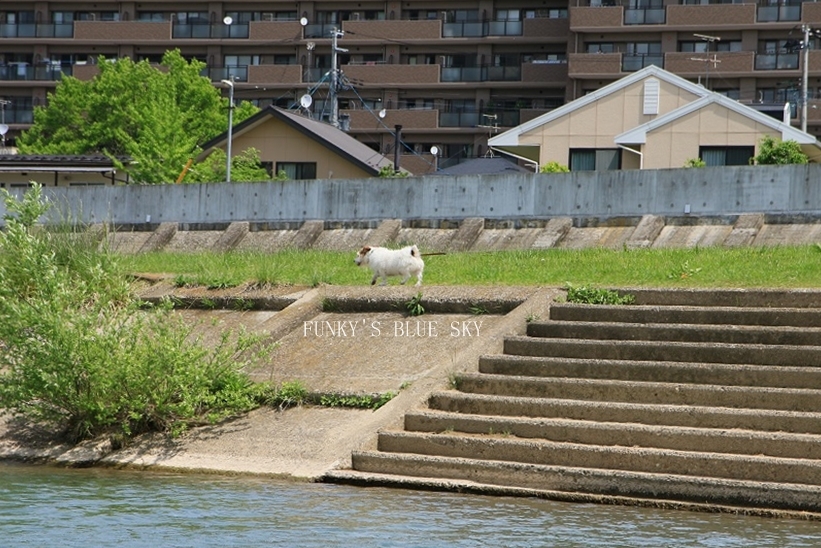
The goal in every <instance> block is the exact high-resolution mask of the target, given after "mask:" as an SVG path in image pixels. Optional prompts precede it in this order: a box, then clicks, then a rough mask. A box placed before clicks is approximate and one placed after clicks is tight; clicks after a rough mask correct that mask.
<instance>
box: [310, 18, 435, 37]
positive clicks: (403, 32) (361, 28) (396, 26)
mask: <svg viewBox="0 0 821 548" xmlns="http://www.w3.org/2000/svg"><path fill="white" fill-rule="evenodd" d="M342 30H344V31H345V32H350V34H349V35H346V36H345V40H346V41H374V42H378V41H384V40H439V39H440V38H441V37H442V22H441V21H439V20H438V19H437V20H432V21H428V20H418V21H409V20H392V21H344V22H343V23H342ZM329 36H330V31H328V34H327V35H326V37H329ZM306 38H307V36H306Z"/></svg>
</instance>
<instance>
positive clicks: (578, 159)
mask: <svg viewBox="0 0 821 548" xmlns="http://www.w3.org/2000/svg"><path fill="white" fill-rule="evenodd" d="M610 169H621V154H619V149H617V148H598V149H596V148H572V149H570V171H605V170H610Z"/></svg>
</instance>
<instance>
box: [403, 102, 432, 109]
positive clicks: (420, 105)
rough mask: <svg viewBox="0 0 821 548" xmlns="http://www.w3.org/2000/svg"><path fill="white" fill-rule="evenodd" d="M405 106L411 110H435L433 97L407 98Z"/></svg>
mask: <svg viewBox="0 0 821 548" xmlns="http://www.w3.org/2000/svg"><path fill="white" fill-rule="evenodd" d="M405 108H407V109H409V110H433V108H434V101H433V99H405Z"/></svg>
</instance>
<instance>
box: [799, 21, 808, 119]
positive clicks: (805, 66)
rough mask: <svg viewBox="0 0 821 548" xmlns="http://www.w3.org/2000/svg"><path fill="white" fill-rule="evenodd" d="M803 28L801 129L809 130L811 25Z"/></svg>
mask: <svg viewBox="0 0 821 548" xmlns="http://www.w3.org/2000/svg"><path fill="white" fill-rule="evenodd" d="M801 30H802V31H804V42H803V43H802V44H801V47H802V48H804V51H803V53H804V55H803V58H804V59H803V60H802V61H801V65H802V66H801V131H803V132H805V133H806V131H807V99H808V97H807V80H808V79H809V78H808V76H809V70H810V26H809V25H802V27H801Z"/></svg>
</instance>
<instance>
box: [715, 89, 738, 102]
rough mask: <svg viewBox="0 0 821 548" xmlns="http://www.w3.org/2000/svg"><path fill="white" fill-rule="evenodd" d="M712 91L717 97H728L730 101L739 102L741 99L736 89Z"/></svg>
mask: <svg viewBox="0 0 821 548" xmlns="http://www.w3.org/2000/svg"><path fill="white" fill-rule="evenodd" d="M713 91H714V92H715V93H718V94H719V95H723V96H725V97H729V98H730V99H734V100H736V101H739V100H740V99H741V91H740V90H739V89H738V88H727V89H718V88H714V89H713Z"/></svg>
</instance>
